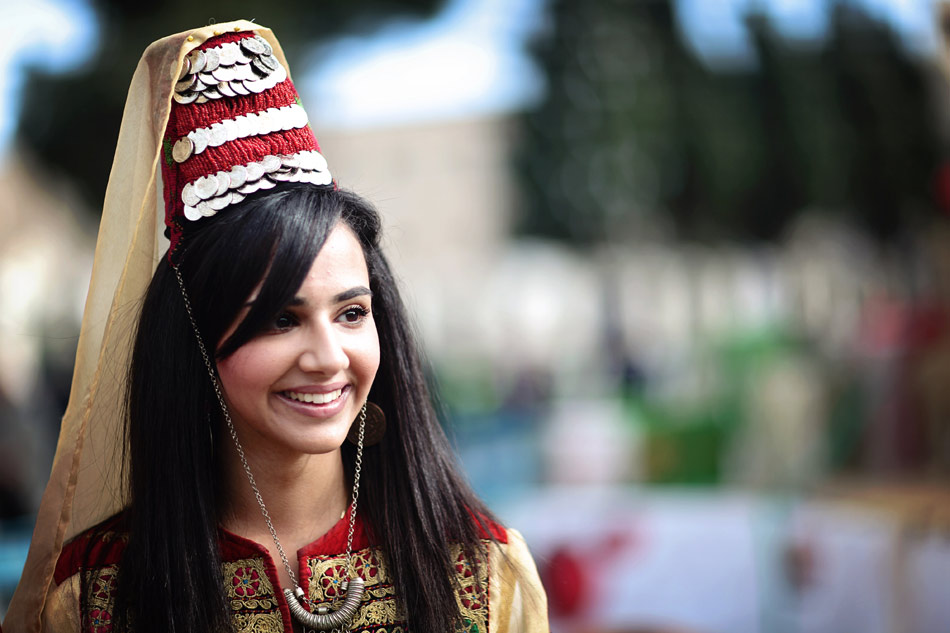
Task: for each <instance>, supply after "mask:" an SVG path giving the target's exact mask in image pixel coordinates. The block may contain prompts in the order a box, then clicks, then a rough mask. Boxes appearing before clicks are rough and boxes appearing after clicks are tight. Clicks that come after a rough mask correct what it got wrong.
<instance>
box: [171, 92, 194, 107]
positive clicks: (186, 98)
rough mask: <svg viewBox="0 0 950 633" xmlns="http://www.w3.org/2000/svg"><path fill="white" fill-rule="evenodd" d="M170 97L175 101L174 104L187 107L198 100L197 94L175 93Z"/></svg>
mask: <svg viewBox="0 0 950 633" xmlns="http://www.w3.org/2000/svg"><path fill="white" fill-rule="evenodd" d="M172 97H173V98H174V99H175V102H176V103H180V104H182V105H188V104H189V103H193V102H195V101H197V100H198V93H197V92H176V93H175V94H173V95H172Z"/></svg>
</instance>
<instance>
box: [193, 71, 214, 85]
mask: <svg viewBox="0 0 950 633" xmlns="http://www.w3.org/2000/svg"><path fill="white" fill-rule="evenodd" d="M195 76H196V77H198V81H200V82H201V83H203V84H204V85H206V86H216V85H217V84H218V81H219V80H218V78H217V77H215V76H214V75H213V74H211V73H209V72H203V73H198V74H197V75H195Z"/></svg>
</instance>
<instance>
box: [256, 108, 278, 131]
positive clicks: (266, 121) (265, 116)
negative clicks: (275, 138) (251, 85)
mask: <svg viewBox="0 0 950 633" xmlns="http://www.w3.org/2000/svg"><path fill="white" fill-rule="evenodd" d="M258 119H259V121H260V128H259V131H258V134H270V133H272V132H274V131H276V130H277V129H278V127H279V126H278V123H277V120H276V119H274V113H273V112H271V111H270V110H264V111H263V112H261V113H260V114H259V115H258Z"/></svg>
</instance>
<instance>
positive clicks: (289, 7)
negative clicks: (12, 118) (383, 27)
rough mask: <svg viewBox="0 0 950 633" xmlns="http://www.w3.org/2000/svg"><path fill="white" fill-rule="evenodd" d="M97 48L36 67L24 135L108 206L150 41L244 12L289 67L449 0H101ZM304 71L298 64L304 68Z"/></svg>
mask: <svg viewBox="0 0 950 633" xmlns="http://www.w3.org/2000/svg"><path fill="white" fill-rule="evenodd" d="M93 4H94V7H95V9H96V13H97V17H98V20H99V29H100V38H99V48H98V51H97V52H96V53H95V55H94V57H93V58H92V60H91V61H90V63H88V64H87V65H86V66H85V67H83V68H82V69H80V70H79V71H78V72H76V73H73V74H71V75H67V76H62V75H49V74H46V73H43V72H39V71H35V70H34V71H33V72H31V74H30V76H29V78H28V80H27V82H26V84H25V89H24V103H23V107H22V113H21V116H20V121H19V125H18V130H17V145H18V147H20V148H23V149H25V150H26V151H27V152H29V153H30V154H32V155H33V156H34V157H35V158H36V159H37V160H39V161H40V162H41V163H43V164H44V165H45V166H46V167H48V168H51V169H53V170H55V171H58V172H60V173H63V174H65V175H66V176H67V177H69V178H70V179H71V180H73V181H74V182H75V183H76V185H77V187H78V189H79V192H80V195H81V196H82V197H83V199H84V201H85V202H86V203H87V206H88V207H89V208H91V209H96V210H97V211H96V212H97V213H98V209H99V208H100V207H101V202H102V198H103V195H104V193H105V185H106V181H107V180H108V176H109V170H110V168H111V166H112V156H113V152H114V150H115V142H116V139H117V137H118V134H119V123H120V121H121V119H122V109H123V107H124V106H125V97H126V93H127V92H128V87H129V81H130V80H131V79H132V72H133V71H134V70H135V66H136V64H137V63H138V60H139V57H141V55H142V51H144V50H145V47H146V46H147V45H148V44H149V43H150V42H152V41H154V40H156V39H158V38H160V37H164V36H166V35H169V34H171V33H177V32H179V31H183V30H185V29H188V28H193V27H195V26H200V25H204V24H209V23H212V22H215V21H216V22H226V21H229V20H234V19H238V18H245V19H249V20H254V21H257V22H259V23H261V24H263V25H265V26H267V27H270V28H272V29H274V32H275V33H276V34H277V36H278V37H279V38H280V42H281V46H282V47H283V49H284V52H285V54H286V55H287V58H288V62H289V63H290V66H291V68H296V69H300V68H302V67H303V66H302V62H303V61H304V60H303V58H304V57H305V56H306V55H308V53H311V52H312V51H313V50H315V46H316V45H317V44H319V43H320V42H321V41H326V39H327V38H329V37H331V36H334V35H340V34H343V33H353V32H361V31H364V32H365V31H368V30H370V29H372V28H374V27H376V26H378V25H379V24H380V23H381V22H382V21H384V20H387V19H392V18H394V17H400V16H405V17H416V18H421V17H429V16H431V15H432V13H433V12H434V11H435V10H436V9H437V8H439V7H440V6H441V4H442V2H441V0H361V1H359V2H352V1H350V0H321V2H319V3H313V2H305V1H303V0H282V1H281V2H270V3H261V2H250V1H248V0H227V1H226V2H225V1H222V0H206V1H202V2H194V1H187V0H168V1H165V2H156V3H141V4H139V3H137V2H125V1H123V0H94V2H93ZM298 72H299V71H298Z"/></svg>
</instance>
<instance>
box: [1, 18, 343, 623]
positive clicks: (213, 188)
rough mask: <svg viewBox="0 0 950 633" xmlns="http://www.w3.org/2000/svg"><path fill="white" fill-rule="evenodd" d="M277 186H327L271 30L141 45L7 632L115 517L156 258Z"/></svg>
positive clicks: (230, 27) (37, 609)
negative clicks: (137, 352)
mask: <svg viewBox="0 0 950 633" xmlns="http://www.w3.org/2000/svg"><path fill="white" fill-rule="evenodd" d="M281 181H288V182H310V183H314V184H318V185H330V184H331V183H332V179H331V176H330V173H329V171H328V170H327V165H326V161H325V160H324V159H323V157H322V156H321V155H320V153H319V147H318V145H317V142H316V139H315V138H314V135H313V132H312V130H311V129H310V127H309V125H308V123H307V117H306V114H305V113H304V112H303V109H302V108H301V107H300V103H299V99H298V97H297V92H296V90H295V89H294V86H293V84H292V82H291V81H290V78H289V76H288V73H287V64H286V60H285V59H284V55H283V53H282V51H281V49H280V45H279V44H278V43H277V40H276V39H275V38H274V36H273V34H272V33H271V31H270V30H269V29H266V28H264V27H261V26H259V25H257V24H253V23H251V22H246V21H238V22H230V23H225V24H216V25H212V26H207V27H203V28H200V29H195V30H193V31H187V32H183V33H178V34H177V35H172V36H169V37H166V38H164V39H161V40H159V41H157V42H155V43H153V44H152V45H151V46H149V47H148V49H146V51H145V53H144V54H143V56H142V59H141V60H140V61H139V64H138V67H137V68H136V70H135V74H134V76H133V78H132V85H131V87H130V88H129V95H128V99H127V101H126V106H125V112H124V114H123V118H122V127H121V129H120V131H119V140H118V144H117V147H116V153H115V159H114V161H113V165H112V172H111V174H110V176H109V185H108V188H107V189H106V198H105V204H104V207H103V213H102V222H101V224H100V227H99V238H98V242H97V244H96V257H95V263H94V265H93V273H92V281H91V282H90V285H89V294H88V296H87V299H86V309H85V312H84V314H83V322H82V329H81V331H80V336H79V346H78V350H77V354H76V365H75V369H74V373H73V382H72V387H71V391H70V397H69V405H68V407H67V409H66V413H65V415H64V416H63V420H62V426H61V429H60V436H59V442H58V444H57V447H56V455H55V457H54V459H53V468H52V472H51V474H50V481H49V484H48V486H47V488H46V492H45V493H44V495H43V500H42V502H41V504H40V510H39V515H38V517H37V521H36V527H35V529H34V532H33V540H32V543H31V545H30V551H29V555H28V557H27V561H26V566H25V567H24V570H23V575H22V577H21V579H20V583H19V585H18V586H17V590H16V593H15V594H14V596H13V600H12V602H11V603H10V608H9V610H8V612H7V616H6V619H5V621H4V626H5V628H6V629H7V630H9V631H15V632H17V633H21V632H22V633H39V631H40V625H41V623H40V617H41V613H42V611H43V606H44V604H45V601H46V597H47V593H48V592H49V590H50V588H51V586H50V585H51V580H52V576H53V570H54V567H55V565H56V560H57V558H58V556H59V552H60V550H61V549H62V546H63V543H64V541H65V540H66V539H68V538H70V537H72V536H74V535H75V534H78V533H79V532H81V531H83V530H85V529H87V528H89V527H91V526H93V525H95V524H96V523H98V522H100V521H101V520H103V519H105V518H106V517H108V516H110V515H112V514H114V513H115V512H116V511H118V510H119V509H120V508H121V507H122V506H123V504H124V501H125V499H124V498H123V494H124V486H123V485H122V484H123V482H122V481H121V472H122V464H121V462H120V460H119V456H121V454H122V451H121V446H120V444H119V442H120V441H121V438H122V437H123V433H122V417H121V413H122V402H123V397H124V393H125V375H126V369H127V367H128V362H129V357H130V353H131V345H132V333H133V331H134V329H135V328H134V325H135V322H136V320H137V319H138V316H139V308H140V306H141V301H142V298H143V297H144V295H145V288H146V287H147V286H148V283H149V281H150V280H151V278H152V274H153V272H154V270H155V266H156V264H157V263H158V261H159V258H160V257H161V256H162V254H163V253H164V252H165V249H166V246H168V253H169V258H170V259H171V261H172V263H174V262H175V258H176V256H177V255H178V254H180V253H181V252H182V249H183V248H184V247H185V245H186V244H187V237H188V231H189V229H190V227H192V226H195V225H197V224H198V223H200V222H201V221H202V218H204V217H207V216H211V215H214V214H216V213H222V212H225V210H226V209H227V208H228V207H229V206H230V205H232V204H235V203H237V202H239V201H241V200H242V199H243V197H244V196H246V195H248V194H249V193H251V192H253V191H257V190H260V189H268V188H270V187H273V186H275V184H276V183H277V182H281ZM160 183H161V184H160ZM161 206H163V207H164V213H161V211H160V207H161ZM160 217H164V219H165V225H166V227H167V228H166V231H164V232H165V233H166V234H167V237H168V238H169V240H170V242H167V241H165V240H164V239H163V237H162V233H163V231H162V230H161V224H160V220H159V219H158V218H160Z"/></svg>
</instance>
